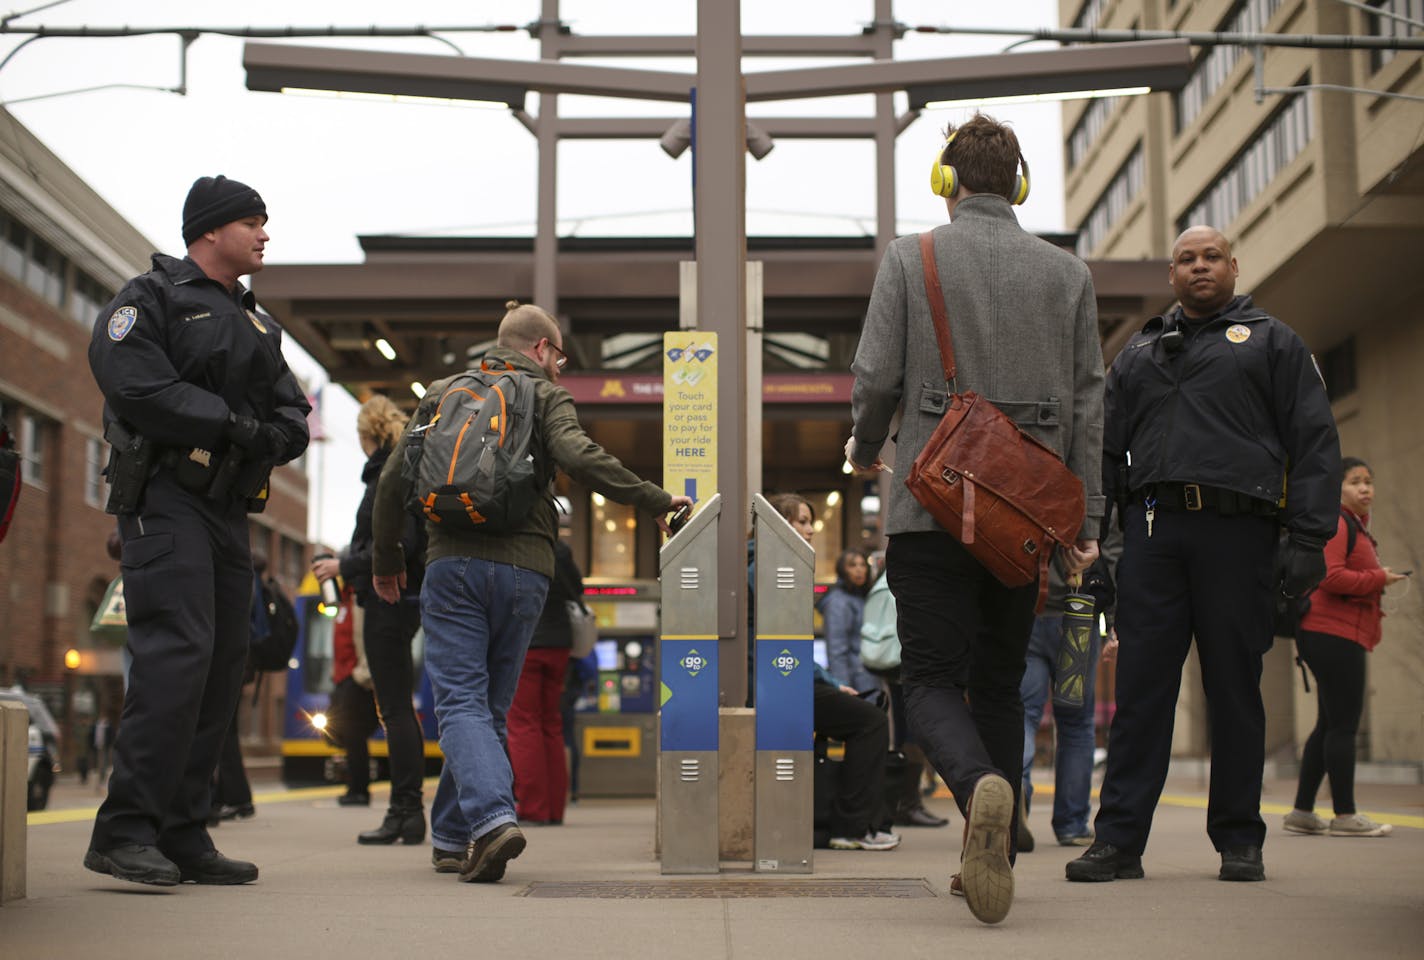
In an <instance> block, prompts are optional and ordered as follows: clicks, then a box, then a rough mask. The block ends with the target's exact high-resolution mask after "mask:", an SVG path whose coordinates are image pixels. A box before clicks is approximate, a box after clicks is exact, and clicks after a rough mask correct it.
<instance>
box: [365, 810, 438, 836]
mask: <svg viewBox="0 0 1424 960" xmlns="http://www.w3.org/2000/svg"><path fill="white" fill-rule="evenodd" d="M424 839H425V809H424V808H423V807H390V808H388V809H387V810H386V818H385V819H384V820H382V821H381V825H380V826H379V827H377V828H376V829H374V830H367V831H366V832H365V833H362V834H360V835H359V836H357V837H356V842H357V843H365V844H382V843H395V842H396V841H397V840H399V841H400V842H401V843H420V842H421V841H422V840H424Z"/></svg>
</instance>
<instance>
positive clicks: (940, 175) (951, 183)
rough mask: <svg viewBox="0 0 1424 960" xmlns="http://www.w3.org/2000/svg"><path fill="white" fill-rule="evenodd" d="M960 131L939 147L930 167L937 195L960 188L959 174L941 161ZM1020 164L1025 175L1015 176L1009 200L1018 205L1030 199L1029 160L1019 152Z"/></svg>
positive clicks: (933, 189) (944, 195)
mask: <svg viewBox="0 0 1424 960" xmlns="http://www.w3.org/2000/svg"><path fill="white" fill-rule="evenodd" d="M958 133H959V131H958V130H956V131H955V132H954V133H951V134H950V135H949V139H948V140H946V141H945V142H944V146H942V147H940V148H939V153H937V154H935V162H934V166H933V167H931V168H930V189H931V190H932V191H934V194H935V196H937V197H952V196H954V193H955V191H956V190H958V189H959V174H958V173H957V172H956V171H955V169H954V168H953V167H951V166H950V165H949V164H947V163H941V162H940V161H941V160H943V159H944V154H945V151H946V150H948V149H949V145H950V144H951V143H953V142H954V137H955V135H956V134H958ZM1019 166H1021V167H1023V175H1022V176H1020V177H1015V178H1014V192H1013V196H1011V197H1010V198H1009V202H1010V203H1012V204H1014V205H1015V206H1018V205H1020V204H1022V203H1023V202H1024V201H1025V200H1027V199H1028V161H1027V160H1025V159H1024V157H1023V154H1022V153H1021V154H1019Z"/></svg>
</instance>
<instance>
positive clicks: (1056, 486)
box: [905, 232, 1086, 608]
mask: <svg viewBox="0 0 1424 960" xmlns="http://www.w3.org/2000/svg"><path fill="white" fill-rule="evenodd" d="M920 255H921V259H922V260H923V261H924V273H925V295H926V296H927V297H929V302H930V312H931V314H932V315H933V317H934V326H935V338H936V339H937V340H938V341H939V354H940V361H941V363H942V365H943V366H944V382H945V392H946V393H947V395H948V402H947V403H946V405H945V413H944V417H943V419H941V420H940V423H939V426H938V427H937V428H936V429H935V432H934V434H933V435H931V437H930V439H929V442H927V443H926V444H925V447H924V449H923V450H922V451H920V455H919V456H918V457H916V458H915V463H914V465H913V466H912V467H911V468H910V475H909V476H908V477H907V478H906V479H905V486H906V487H907V488H908V489H909V491H910V493H911V494H913V495H914V497H915V499H916V500H918V501H919V502H920V504H921V505H922V506H924V508H925V509H926V510H928V511H929V512H930V515H931V516H933V517H934V518H935V520H936V521H937V522H938V523H939V525H940V526H941V527H943V528H944V529H945V530H946V531H948V532H949V533H950V534H951V535H953V536H954V537H955V538H956V539H957V540H959V542H960V543H962V544H964V546H965V547H966V548H967V549H968V550H969V552H970V554H972V555H973V557H974V559H976V560H978V561H979V563H980V564H982V565H983V566H984V568H985V569H987V570H988V571H989V572H990V573H992V574H993V575H994V576H995V577H997V578H998V580H999V582H1000V583H1002V584H1004V585H1005V586H1008V587H1021V586H1026V585H1027V584H1030V583H1033V582H1034V579H1035V578H1037V580H1038V584H1039V597H1038V602H1039V607H1040V608H1041V607H1042V605H1043V601H1044V598H1045V597H1046V596H1047V593H1048V562H1049V560H1050V559H1052V556H1053V549H1054V547H1055V546H1060V545H1061V546H1066V545H1069V544H1071V543H1073V542H1074V540H1075V538H1076V537H1077V536H1078V531H1079V530H1080V529H1081V528H1082V526H1083V517H1084V514H1085V511H1086V504H1085V500H1084V494H1083V483H1082V481H1081V480H1079V479H1078V478H1077V477H1076V476H1074V475H1073V472H1072V471H1070V470H1069V469H1068V468H1067V466H1065V465H1064V463H1063V460H1062V459H1061V458H1060V457H1059V456H1058V454H1056V453H1054V452H1053V450H1052V449H1051V448H1050V447H1048V446H1045V445H1044V444H1043V443H1041V442H1039V441H1038V440H1035V439H1034V438H1033V437H1031V436H1029V435H1028V434H1026V433H1024V432H1023V431H1022V430H1020V429H1019V428H1018V426H1017V425H1015V423H1014V422H1013V421H1012V420H1011V419H1009V418H1008V417H1007V416H1005V415H1004V413H1003V412H1002V411H1001V410H999V409H998V408H997V407H995V406H994V405H993V404H992V403H990V402H989V401H988V400H987V399H986V398H984V397H981V396H979V395H977V394H976V393H974V392H973V391H972V390H971V391H965V392H964V393H959V392H958V391H957V389H956V387H957V384H956V382H955V363H954V341H953V339H952V338H951V337H950V332H949V320H948V318H947V316H946V314H945V305H944V295H943V293H942V291H941V290H940V283H939V269H938V267H936V265H935V256H934V239H933V236H932V235H931V234H930V233H929V232H926V233H922V234H920Z"/></svg>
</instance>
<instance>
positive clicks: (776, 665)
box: [771, 648, 801, 677]
mask: <svg viewBox="0 0 1424 960" xmlns="http://www.w3.org/2000/svg"><path fill="white" fill-rule="evenodd" d="M800 665H801V661H800V660H797V659H796V658H795V657H793V656H792V655H791V651H790V650H787V649H785V648H783V649H782V651H781V652H780V653H778V654H777V655H776V656H774V657H772V658H771V668H772V669H773V670H778V671H780V672H781V675H782V676H783V677H789V676H791V671H793V670H795V669H796V668H797V667H799V666H800Z"/></svg>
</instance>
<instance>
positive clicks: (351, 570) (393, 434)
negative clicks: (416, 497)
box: [312, 394, 425, 844]
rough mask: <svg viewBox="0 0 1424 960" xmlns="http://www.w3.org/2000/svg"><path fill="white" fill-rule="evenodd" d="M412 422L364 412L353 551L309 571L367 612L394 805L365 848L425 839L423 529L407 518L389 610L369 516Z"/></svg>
mask: <svg viewBox="0 0 1424 960" xmlns="http://www.w3.org/2000/svg"><path fill="white" fill-rule="evenodd" d="M408 419H409V418H408V417H407V416H406V414H405V413H404V412H403V411H402V410H401V409H400V408H399V407H397V406H396V405H395V404H394V403H392V402H391V400H390V399H389V398H388V397H384V396H381V395H379V394H377V395H376V396H373V397H371V399H369V400H367V401H366V402H365V403H364V404H362V405H361V411H360V413H359V414H357V416H356V435H357V438H358V439H359V440H360V441H361V450H362V451H363V452H364V453H365V454H366V457H367V460H366V466H365V467H364V468H363V469H362V471H361V480H362V482H363V483H365V484H366V493H365V496H363V497H362V499H361V505H360V506H359V507H357V509H356V528H355V530H353V531H352V533H351V546H350V547H349V548H347V550H346V553H345V555H344V556H343V557H342V558H341V559H340V560H334V559H324V560H317V561H315V562H313V563H312V573H314V574H315V575H316V576H317V578H318V579H321V580H324V579H327V578H329V577H332V576H335V575H336V574H338V573H339V574H340V575H341V578H342V579H343V580H345V581H346V582H347V583H348V584H350V585H351V586H352V587H354V588H355V591H356V602H357V603H359V604H360V605H361V607H362V608H364V610H365V612H366V618H365V631H364V636H365V646H366V660H367V663H368V664H369V666H370V669H371V682H372V685H373V686H374V688H375V693H376V708H377V710H378V712H379V714H380V719H381V724H382V725H383V726H384V727H385V729H386V744H387V746H388V748H389V750H390V768H391V802H390V807H389V808H388V809H387V810H386V815H385V818H384V819H383V820H382V821H381V825H380V826H379V827H377V828H376V829H374V830H367V831H366V832H365V833H362V834H360V835H359V836H358V837H357V838H356V839H357V842H358V843H363V844H389V843H395V842H396V841H397V840H400V841H401V842H402V843H420V842H421V841H423V840H424V839H425V807H424V800H423V794H422V781H423V780H424V774H425V741H424V738H423V737H422V736H421V733H420V724H419V722H417V720H416V717H415V708H414V706H412V704H411V691H412V690H413V689H414V687H415V664H414V661H413V660H412V658H411V652H410V644H411V640H412V639H413V638H414V637H415V631H416V629H417V628H419V626H420V582H421V579H422V577H423V575H424V572H425V532H424V525H423V524H420V523H418V522H417V521H416V520H415V518H414V517H407V518H406V524H405V529H404V531H403V532H402V536H401V543H402V546H403V547H404V549H405V557H406V585H405V589H404V590H402V592H401V596H400V600H399V602H397V603H386V602H385V601H384V600H382V599H381V598H380V597H378V596H376V594H375V592H374V591H373V590H372V589H371V543H372V534H371V512H372V508H373V505H374V504H375V498H376V481H377V480H379V479H380V476H381V469H382V468H383V467H384V466H385V464H386V460H387V459H388V458H389V457H390V454H391V451H392V450H393V449H395V445H396V442H397V441H398V440H400V437H401V434H402V433H403V432H404V431H405V425H406V421H407V420H408Z"/></svg>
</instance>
